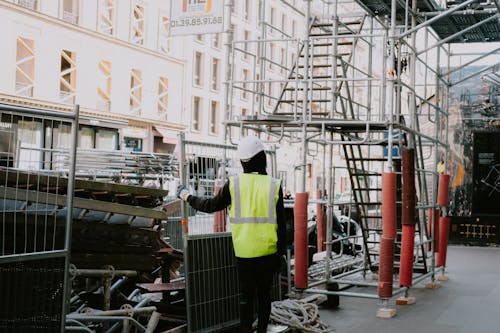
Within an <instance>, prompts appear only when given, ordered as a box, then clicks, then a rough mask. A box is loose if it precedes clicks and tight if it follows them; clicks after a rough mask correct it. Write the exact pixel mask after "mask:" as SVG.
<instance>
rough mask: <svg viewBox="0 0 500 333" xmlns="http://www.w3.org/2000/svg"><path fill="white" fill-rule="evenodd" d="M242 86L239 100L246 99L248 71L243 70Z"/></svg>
mask: <svg viewBox="0 0 500 333" xmlns="http://www.w3.org/2000/svg"><path fill="white" fill-rule="evenodd" d="M242 79H243V84H242V87H243V90H242V91H241V98H242V99H245V100H246V99H248V92H247V90H248V69H244V70H243V77H242Z"/></svg>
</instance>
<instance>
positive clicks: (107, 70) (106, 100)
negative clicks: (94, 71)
mask: <svg viewBox="0 0 500 333" xmlns="http://www.w3.org/2000/svg"><path fill="white" fill-rule="evenodd" d="M98 74H99V78H98V80H99V86H98V87H97V109H98V110H101V111H106V112H109V111H110V110H111V62H109V61H105V60H102V61H100V62H99V71H98Z"/></svg>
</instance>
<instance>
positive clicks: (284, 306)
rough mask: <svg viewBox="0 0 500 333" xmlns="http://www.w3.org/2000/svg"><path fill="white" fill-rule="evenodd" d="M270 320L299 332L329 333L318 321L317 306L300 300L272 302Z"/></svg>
mask: <svg viewBox="0 0 500 333" xmlns="http://www.w3.org/2000/svg"><path fill="white" fill-rule="evenodd" d="M271 320H272V321H274V322H276V323H280V324H283V325H287V326H289V327H291V328H295V329H298V330H300V332H309V333H326V332H330V330H329V329H328V325H326V324H324V323H322V322H321V320H320V319H319V309H318V306H317V305H316V304H314V303H308V302H304V301H302V300H291V299H287V300H284V301H276V302H273V303H272V307H271Z"/></svg>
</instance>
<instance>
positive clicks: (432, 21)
mask: <svg viewBox="0 0 500 333" xmlns="http://www.w3.org/2000/svg"><path fill="white" fill-rule="evenodd" d="M475 1H476V0H467V1H465V2H462V3H461V4H460V5H458V6H456V7H452V8H450V9H448V10H445V11H444V12H441V14H439V15H436V16H434V17H433V18H431V19H430V20H426V21H425V22H423V23H420V24H419V25H417V26H416V27H414V28H412V29H410V30H408V31H406V32H405V33H402V34H400V35H399V38H404V37H406V36H408V35H410V34H412V33H413V32H415V31H417V30H419V29H421V28H423V27H426V26H428V25H431V24H432V23H434V22H436V21H439V20H440V19H442V18H443V17H446V16H448V15H450V14H451V13H453V12H456V11H457V10H459V9H462V8H464V7H466V6H468V5H470V4H471V3H473V2H475ZM391 6H392V8H393V10H394V13H395V12H396V2H395V1H392V5H391Z"/></svg>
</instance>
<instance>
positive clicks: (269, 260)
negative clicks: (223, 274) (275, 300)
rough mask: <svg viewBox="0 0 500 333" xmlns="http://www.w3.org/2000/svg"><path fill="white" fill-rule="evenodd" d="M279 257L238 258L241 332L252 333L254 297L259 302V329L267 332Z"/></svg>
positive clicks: (258, 330)
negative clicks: (272, 284)
mask: <svg viewBox="0 0 500 333" xmlns="http://www.w3.org/2000/svg"><path fill="white" fill-rule="evenodd" d="M278 265H279V260H278V258H277V255H270V256H265V257H259V258H237V267H238V278H239V282H240V291H241V294H242V295H241V299H240V319H241V332H242V333H247V332H252V323H253V320H254V312H253V309H254V297H255V293H257V301H258V329H257V332H259V333H261V332H264V333H265V332H266V330H267V324H268V322H269V316H270V314H271V295H270V294H271V283H272V280H273V275H274V274H275V272H276V271H277V269H278Z"/></svg>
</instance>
